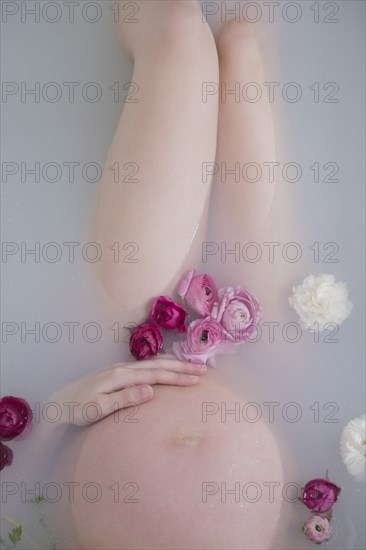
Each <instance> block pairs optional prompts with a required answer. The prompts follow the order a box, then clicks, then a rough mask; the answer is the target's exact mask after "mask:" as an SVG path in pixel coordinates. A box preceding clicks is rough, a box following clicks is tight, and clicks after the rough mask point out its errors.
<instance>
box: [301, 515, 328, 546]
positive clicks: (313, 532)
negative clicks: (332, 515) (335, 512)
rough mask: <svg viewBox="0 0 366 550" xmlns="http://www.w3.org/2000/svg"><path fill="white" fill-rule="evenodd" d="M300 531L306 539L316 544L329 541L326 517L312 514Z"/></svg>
mask: <svg viewBox="0 0 366 550" xmlns="http://www.w3.org/2000/svg"><path fill="white" fill-rule="evenodd" d="M302 529H303V532H304V535H305V536H306V538H307V539H309V540H310V541H311V542H315V543H316V544H321V543H322V542H325V541H326V540H329V539H330V523H329V519H328V518H327V517H326V516H320V515H318V514H314V515H313V516H311V518H310V519H308V521H307V522H306V523H305V524H304V526H303V528H302Z"/></svg>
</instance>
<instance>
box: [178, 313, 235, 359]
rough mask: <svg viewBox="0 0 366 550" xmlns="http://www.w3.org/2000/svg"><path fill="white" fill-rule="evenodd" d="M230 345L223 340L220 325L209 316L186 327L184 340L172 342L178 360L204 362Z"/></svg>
mask: <svg viewBox="0 0 366 550" xmlns="http://www.w3.org/2000/svg"><path fill="white" fill-rule="evenodd" d="M228 347H232V345H231V344H228V343H227V342H226V341H225V335H224V331H223V328H222V326H221V325H220V323H219V322H218V321H216V320H215V319H212V318H211V317H206V318H205V319H196V320H195V321H192V323H191V324H190V325H189V327H188V331H187V338H186V340H184V341H178V342H173V346H172V349H173V353H174V355H175V356H176V357H177V359H179V360H180V361H191V362H192V363H200V364H205V363H206V362H207V361H209V360H210V359H212V358H213V356H214V355H218V354H220V353H223V352H224V350H226V349H228Z"/></svg>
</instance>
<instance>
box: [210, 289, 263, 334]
mask: <svg viewBox="0 0 366 550" xmlns="http://www.w3.org/2000/svg"><path fill="white" fill-rule="evenodd" d="M219 300H220V301H219V302H218V303H216V304H215V306H214V308H213V309H212V313H211V315H212V317H214V319H216V320H217V321H218V322H219V323H221V324H222V326H223V327H224V329H225V330H226V331H227V339H228V340H231V341H233V342H242V341H244V340H247V339H248V338H250V336H251V335H252V334H253V333H254V332H255V330H256V327H257V325H258V323H259V321H260V318H261V307H260V305H259V303H258V301H257V300H256V298H255V297H254V296H253V294H250V293H249V292H247V291H246V290H244V289H242V288H241V287H227V288H222V289H220V290H219Z"/></svg>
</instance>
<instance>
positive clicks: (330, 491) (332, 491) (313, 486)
mask: <svg viewBox="0 0 366 550" xmlns="http://www.w3.org/2000/svg"><path fill="white" fill-rule="evenodd" d="M340 492H341V488H340V487H337V485H335V484H334V483H331V482H330V481H328V480H327V479H321V478H319V479H312V480H311V481H308V482H307V484H306V485H305V487H304V489H303V493H302V501H303V503H304V504H305V506H307V507H308V508H310V510H311V511H312V512H319V513H323V512H327V511H328V510H330V509H331V507H332V506H333V504H334V503H335V502H336V501H337V500H338V495H339V493H340Z"/></svg>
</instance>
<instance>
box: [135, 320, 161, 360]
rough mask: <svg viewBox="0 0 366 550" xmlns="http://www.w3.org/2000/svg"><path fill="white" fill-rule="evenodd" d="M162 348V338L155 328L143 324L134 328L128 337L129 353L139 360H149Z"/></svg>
mask: <svg viewBox="0 0 366 550" xmlns="http://www.w3.org/2000/svg"><path fill="white" fill-rule="evenodd" d="M162 346H163V337H162V335H161V333H160V331H159V329H158V327H157V326H155V325H152V324H150V323H143V324H142V325H139V326H138V327H136V328H135V329H134V330H133V331H132V333H131V336H130V351H131V353H132V355H133V356H134V357H135V358H136V359H138V360H140V359H149V358H150V357H154V355H157V354H158V353H159V351H160V350H161V348H162Z"/></svg>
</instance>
